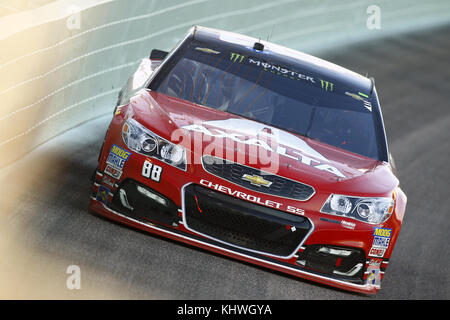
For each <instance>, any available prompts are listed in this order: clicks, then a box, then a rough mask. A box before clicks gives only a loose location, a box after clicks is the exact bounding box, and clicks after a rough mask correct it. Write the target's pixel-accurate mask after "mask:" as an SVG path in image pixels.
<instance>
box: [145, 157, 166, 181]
mask: <svg viewBox="0 0 450 320" xmlns="http://www.w3.org/2000/svg"><path fill="white" fill-rule="evenodd" d="M162 170H163V169H162V168H161V167H160V166H157V165H156V164H153V163H151V162H150V161H148V160H145V161H144V165H143V166H142V175H143V176H144V177H146V178H150V179H152V180H153V181H156V182H159V181H160V180H161V174H162Z"/></svg>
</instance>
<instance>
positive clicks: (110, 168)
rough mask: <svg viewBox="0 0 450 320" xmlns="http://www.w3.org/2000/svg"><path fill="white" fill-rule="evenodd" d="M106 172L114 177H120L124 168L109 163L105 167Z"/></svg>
mask: <svg viewBox="0 0 450 320" xmlns="http://www.w3.org/2000/svg"><path fill="white" fill-rule="evenodd" d="M105 173H106V174H108V175H110V176H111V177H113V178H114V179H120V176H121V175H122V170H119V169H117V168H115V167H113V166H111V165H109V164H108V165H107V166H106V168H105Z"/></svg>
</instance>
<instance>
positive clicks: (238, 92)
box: [150, 41, 379, 160]
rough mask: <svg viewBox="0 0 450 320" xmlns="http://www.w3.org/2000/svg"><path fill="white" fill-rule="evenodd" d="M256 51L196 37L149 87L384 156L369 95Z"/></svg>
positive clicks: (207, 105)
mask: <svg viewBox="0 0 450 320" xmlns="http://www.w3.org/2000/svg"><path fill="white" fill-rule="evenodd" d="M252 53H253V54H254V55H252ZM256 54H257V52H252V51H250V52H248V51H247V52H234V51H229V50H227V49H226V48H216V47H214V48H210V47H208V46H207V45H206V44H202V43H199V42H193V41H192V42H190V43H189V44H188V45H186V46H184V48H182V49H181V50H180V52H178V53H177V54H175V55H174V56H173V57H171V60H170V61H169V62H168V63H167V64H166V65H165V69H164V70H162V71H161V72H159V73H158V75H157V77H156V78H155V79H154V81H153V82H152V83H151V84H150V89H152V90H155V91H158V92H160V93H163V94H166V95H168V96H171V97H175V98H179V99H183V100H187V101H190V102H193V103H196V104H200V105H203V106H206V107H210V108H213V109H216V110H220V111H224V112H229V113H233V114H236V115H240V116H242V117H246V118H249V119H252V120H256V121H258V122H262V123H265V124H268V125H271V126H274V127H277V128H280V129H284V130H287V131H290V132H293V133H297V134H300V135H302V136H306V137H309V138H312V139H316V140H319V141H321V142H324V143H327V144H330V145H332V146H335V147H339V148H342V149H345V150H348V151H351V152H354V153H357V154H360V155H363V156H366V157H370V158H374V159H377V160H379V150H378V143H377V131H376V126H375V123H376V122H375V121H376V120H375V116H374V115H373V112H372V105H371V102H370V101H369V100H368V98H367V95H365V94H363V93H360V92H354V91H352V90H350V89H348V88H345V87H343V86H341V85H339V84H337V83H333V82H331V81H330V80H327V79H321V78H320V77H319V76H316V75H313V74H308V73H306V72H303V71H302V70H301V69H299V68H298V67H296V66H289V65H287V64H282V61H281V62H279V61H277V63H274V62H273V59H270V56H269V57H265V56H263V57H260V56H257V55H256Z"/></svg>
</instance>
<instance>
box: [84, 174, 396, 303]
mask: <svg viewBox="0 0 450 320" xmlns="http://www.w3.org/2000/svg"><path fill="white" fill-rule="evenodd" d="M167 169H170V168H167ZM174 170H175V169H174ZM124 173H125V171H124ZM105 176H107V175H106V174H105V173H104V172H102V171H97V172H96V174H95V182H94V188H93V193H92V196H91V202H90V209H92V210H93V211H95V212H96V213H98V214H101V215H103V216H105V217H108V218H110V219H113V220H115V221H118V222H121V223H124V224H127V225H129V226H132V227H135V228H138V229H141V230H145V231H148V232H151V233H154V234H158V235H162V236H165V237H168V238H171V239H175V240H179V241H182V242H184V243H188V244H191V245H195V246H197V247H200V248H204V249H208V250H211V251H214V252H217V253H220V254H223V255H226V256H229V257H233V258H236V259H239V260H243V261H246V262H250V263H254V264H256V265H260V266H264V267H268V268H270V269H273V270H277V271H281V272H284V273H288V274H292V275H295V276H299V277H301V278H304V279H308V280H312V281H316V282H319V283H323V284H327V285H331V286H334V287H338V288H342V289H345V290H350V291H354V292H360V293H366V294H375V293H376V292H377V291H378V289H379V288H380V286H379V281H380V278H379V280H378V281H377V282H373V283H369V282H368V281H367V280H368V277H369V276H371V275H372V274H371V273H372V271H370V265H371V264H372V263H373V261H372V260H373V259H371V258H368V257H367V254H366V252H365V250H363V249H361V248H358V246H351V245H348V244H347V243H344V244H346V245H342V244H343V243H342V242H339V241H337V242H334V243H333V241H329V240H327V239H329V238H323V237H322V242H320V241H318V239H321V238H320V237H318V236H317V235H316V236H313V235H314V234H316V233H317V232H315V229H316V228H317V226H316V225H317V224H318V223H323V221H320V220H315V219H313V218H311V217H307V215H305V216H296V215H292V214H289V213H286V212H282V211H279V210H272V209H270V208H266V207H263V206H261V205H257V204H251V203H248V202H247V201H244V200H241V199H236V198H234V197H231V196H225V195H224V194H223V193H221V192H219V191H213V190H211V189H208V188H205V187H202V186H200V185H199V184H198V183H195V182H187V183H184V184H183V185H182V186H181V187H180V186H178V187H177V188H176V187H174V188H171V187H170V186H167V184H166V185H165V188H164V190H171V196H166V195H165V193H164V194H163V193H161V192H160V191H161V190H160V189H157V188H156V187H155V184H152V183H143V181H142V179H141V178H142V177H140V176H139V175H136V176H134V177H133V175H132V174H131V172H130V173H127V174H124V175H123V177H122V178H121V179H120V180H118V181H117V182H116V183H114V184H113V185H112V186H111V185H110V186H108V193H107V195H105V194H103V195H102V196H101V195H100V196H99V194H100V193H101V192H102V191H103V190H104V188H105V185H104V183H103V181H104V179H103V177H105ZM139 180H141V181H139ZM179 182H180V181H179V179H176V182H175V180H174V182H173V183H179ZM137 186H139V187H140V188H145V189H146V190H147V191H144V192H143V191H142V190H141V191H136V188H137ZM155 189H157V190H158V191H157V190H155ZM121 190H123V191H121ZM173 190H176V191H177V192H178V193H179V198H180V200H179V201H177V199H176V198H175V199H173ZM146 192H147V194H145V193H146ZM148 192H150V193H151V194H153V195H150V196H149V193H148ZM175 193H176V192H175ZM208 198H209V199H212V200H213V201H210V202H205V200H207V199H208ZM231 198H233V199H231ZM177 202H178V203H177ZM218 209H221V210H222V212H215V213H214V214H213V212H214V211H217V210H218ZM205 212H208V213H210V214H211V215H208V216H207V218H206V219H203V218H201V216H202V214H204V213H205ZM224 213H227V215H228V216H227V218H226V219H222V221H219V220H220V219H218V217H219V216H220V214H224ZM233 221H234V222H233ZM251 225H253V226H255V225H259V227H258V228H256V229H253V228H249V226H251ZM328 227H329V226H328ZM252 230H253V231H255V232H253V231H252ZM322 232H323V230H322ZM318 234H320V232H319V233H318ZM349 234H351V233H349ZM350 243H357V242H355V241H353V242H350ZM350 243H349V244H350ZM324 246H328V247H330V248H335V249H341V250H347V251H351V252H352V253H351V254H350V256H348V257H339V256H334V255H330V254H326V253H323V252H318V251H319V248H321V247H324ZM322 251H323V250H322ZM387 262H388V259H383V261H382V262H381V263H380V265H379V269H378V271H379V275H380V276H381V277H382V276H383V274H384V270H385V267H386V266H387Z"/></svg>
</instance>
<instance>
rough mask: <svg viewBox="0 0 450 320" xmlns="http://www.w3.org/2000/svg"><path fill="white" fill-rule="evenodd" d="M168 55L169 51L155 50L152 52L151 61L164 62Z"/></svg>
mask: <svg viewBox="0 0 450 320" xmlns="http://www.w3.org/2000/svg"><path fill="white" fill-rule="evenodd" d="M168 54H169V53H168V52H167V51H162V50H158V49H153V50H152V52H150V60H164V58H165V57H167V55H168Z"/></svg>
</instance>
